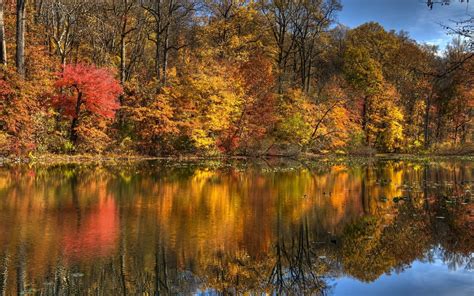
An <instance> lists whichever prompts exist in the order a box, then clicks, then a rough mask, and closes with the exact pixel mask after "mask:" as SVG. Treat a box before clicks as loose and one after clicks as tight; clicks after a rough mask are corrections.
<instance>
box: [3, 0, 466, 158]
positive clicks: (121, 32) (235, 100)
mask: <svg viewBox="0 0 474 296" xmlns="http://www.w3.org/2000/svg"><path fill="white" fill-rule="evenodd" d="M426 2H427V3H426V4H428V5H426V4H425V6H426V9H427V10H430V9H432V10H433V9H444V7H443V6H442V5H439V3H435V2H437V1H426ZM441 2H444V3H446V2H449V1H441ZM343 9H344V7H343V6H342V4H341V3H340V1H338V0H298V1H296V0H97V1H90V0H17V1H15V0H0V156H5V157H9V156H28V155H29V156H33V155H41V154H58V155H62V154H110V155H149V156H175V155H198V156H224V155H228V156H263V155H266V156H296V155H319V154H328V153H337V154H348V155H371V154H374V153H434V154H461V153H472V152H473V151H474V144H472V142H473V140H474V135H473V125H472V117H473V107H474V88H473V82H474V80H473V77H474V75H473V74H474V58H473V57H474V46H473V41H472V36H473V35H472V34H473V22H472V18H471V19H467V20H457V21H456V22H453V23H450V24H444V26H445V28H444V29H445V31H446V34H450V35H451V36H452V38H453V39H452V42H451V43H450V44H449V45H448V46H447V47H446V48H445V49H443V48H438V47H436V46H433V45H428V44H421V43H419V42H417V41H415V40H413V39H412V38H411V37H410V35H409V34H408V33H406V32H403V31H402V32H397V31H391V30H388V29H386V28H384V27H383V26H382V25H380V24H378V23H375V22H368V23H365V24H363V25H360V26H358V27H355V28H349V27H346V26H344V24H341V23H340V22H339V21H338V13H339V12H340V11H342V10H343ZM440 25H441V24H440ZM431 29H433V28H429V27H428V28H426V30H431Z"/></svg>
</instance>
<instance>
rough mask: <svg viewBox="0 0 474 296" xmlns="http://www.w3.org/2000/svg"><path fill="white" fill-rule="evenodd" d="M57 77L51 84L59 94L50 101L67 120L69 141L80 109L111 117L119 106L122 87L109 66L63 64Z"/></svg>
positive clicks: (75, 133)
mask: <svg viewBox="0 0 474 296" xmlns="http://www.w3.org/2000/svg"><path fill="white" fill-rule="evenodd" d="M58 76H59V77H58V80H57V81H56V83H55V87H56V89H57V91H58V93H59V95H58V96H56V97H55V99H54V104H55V105H56V106H57V107H58V108H60V110H61V112H62V114H63V115H64V116H66V117H68V118H70V119H71V128H70V140H71V142H72V143H74V144H76V141H77V132H76V128H77V127H78V125H79V120H80V117H81V112H83V111H88V112H91V113H92V114H96V115H99V116H103V117H105V118H113V117H114V116H115V111H116V110H117V109H118V108H119V107H120V105H119V103H118V100H117V98H118V96H119V95H120V94H121V93H122V87H121V86H120V83H119V82H118V80H117V79H115V78H114V75H113V73H112V72H111V71H110V70H109V69H105V68H97V67H96V66H94V65H87V64H77V65H66V66H65V67H64V69H63V72H62V73H59V75H58Z"/></svg>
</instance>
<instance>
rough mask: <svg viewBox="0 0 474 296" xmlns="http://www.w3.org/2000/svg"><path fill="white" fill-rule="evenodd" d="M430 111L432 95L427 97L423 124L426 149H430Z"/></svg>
mask: <svg viewBox="0 0 474 296" xmlns="http://www.w3.org/2000/svg"><path fill="white" fill-rule="evenodd" d="M430 109H431V94H430V95H428V96H427V97H426V107H425V118H424V123H423V136H424V141H425V143H424V144H425V149H428V148H430V131H429V127H430Z"/></svg>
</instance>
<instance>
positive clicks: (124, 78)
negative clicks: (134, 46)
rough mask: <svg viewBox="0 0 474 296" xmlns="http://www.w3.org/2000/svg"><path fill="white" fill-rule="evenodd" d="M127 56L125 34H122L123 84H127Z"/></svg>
mask: <svg viewBox="0 0 474 296" xmlns="http://www.w3.org/2000/svg"><path fill="white" fill-rule="evenodd" d="M126 56H127V49H126V44H125V35H122V36H121V39H120V82H121V83H122V85H124V84H125V80H126V77H127V75H126V64H125V62H126V61H125V59H126Z"/></svg>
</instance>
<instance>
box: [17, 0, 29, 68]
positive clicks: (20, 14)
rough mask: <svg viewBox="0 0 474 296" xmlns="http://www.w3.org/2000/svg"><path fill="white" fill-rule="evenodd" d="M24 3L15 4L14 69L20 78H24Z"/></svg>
mask: <svg viewBox="0 0 474 296" xmlns="http://www.w3.org/2000/svg"><path fill="white" fill-rule="evenodd" d="M26 1H27V0H17V3H16V69H17V72H18V73H19V74H20V75H22V76H25V30H26Z"/></svg>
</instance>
